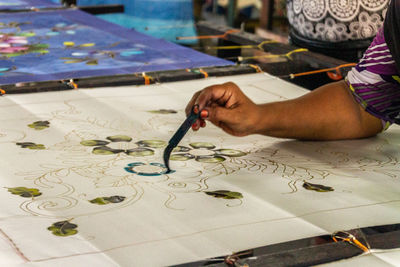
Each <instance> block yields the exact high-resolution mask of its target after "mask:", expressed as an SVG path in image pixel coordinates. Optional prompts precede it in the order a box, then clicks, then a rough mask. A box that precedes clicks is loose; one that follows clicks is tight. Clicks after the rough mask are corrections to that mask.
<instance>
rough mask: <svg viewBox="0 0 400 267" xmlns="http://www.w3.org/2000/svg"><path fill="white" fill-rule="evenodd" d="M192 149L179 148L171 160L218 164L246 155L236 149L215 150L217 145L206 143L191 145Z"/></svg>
mask: <svg viewBox="0 0 400 267" xmlns="http://www.w3.org/2000/svg"><path fill="white" fill-rule="evenodd" d="M189 146H190V147H186V146H178V147H176V148H175V149H174V150H173V153H172V155H171V157H170V160H176V161H186V160H190V159H195V160H196V161H199V162H205V163H218V162H223V161H225V160H226V157H229V158H231V157H242V156H245V155H246V153H245V152H242V151H240V150H236V149H227V148H221V149H215V145H213V144H211V143H205V142H197V143H191V144H189Z"/></svg>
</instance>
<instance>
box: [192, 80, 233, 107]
mask: <svg viewBox="0 0 400 267" xmlns="http://www.w3.org/2000/svg"><path fill="white" fill-rule="evenodd" d="M238 92H240V90H239V88H238V87H237V86H236V85H235V84H234V83H231V82H228V83H224V84H218V85H212V86H209V87H206V88H204V89H203V90H202V91H200V94H199V95H198V96H197V101H196V102H195V103H196V104H198V105H199V108H200V109H204V108H205V107H207V106H210V105H211V104H212V103H217V104H218V105H220V106H226V107H229V106H231V105H233V104H234V103H235V102H236V94H237V93H238Z"/></svg>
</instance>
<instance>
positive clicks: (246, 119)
mask: <svg viewBox="0 0 400 267" xmlns="http://www.w3.org/2000/svg"><path fill="white" fill-rule="evenodd" d="M194 105H198V106H199V110H203V112H202V114H201V119H200V120H197V121H196V122H195V123H194V124H193V126H192V128H193V130H195V131H197V130H198V129H199V128H200V127H205V125H206V123H205V119H207V120H209V121H211V122H212V123H213V124H215V125H216V126H218V127H220V128H221V129H223V130H224V131H225V132H227V133H229V134H231V135H235V136H245V135H249V134H252V133H255V132H256V127H257V124H258V120H259V117H260V109H259V107H258V106H257V105H256V104H255V103H254V102H253V101H251V100H250V99H249V98H248V97H247V96H246V95H245V94H244V93H243V92H242V91H241V90H240V88H239V87H238V86H237V85H236V84H234V83H232V82H228V83H224V84H219V85H212V86H209V87H206V88H204V89H203V90H201V91H198V92H197V93H195V94H194V95H193V97H192V99H191V100H190V102H189V104H188V105H187V106H186V114H189V113H190V111H191V110H192V107H193V106H194ZM204 110H206V111H207V112H205V111H204Z"/></svg>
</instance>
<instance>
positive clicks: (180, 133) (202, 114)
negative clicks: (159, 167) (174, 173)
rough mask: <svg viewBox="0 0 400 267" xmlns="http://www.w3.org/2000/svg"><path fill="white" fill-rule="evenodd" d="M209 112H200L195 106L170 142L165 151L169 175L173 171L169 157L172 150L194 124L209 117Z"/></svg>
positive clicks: (165, 163)
mask: <svg viewBox="0 0 400 267" xmlns="http://www.w3.org/2000/svg"><path fill="white" fill-rule="evenodd" d="M207 115H208V112H207V111H206V110H203V111H200V110H199V106H198V105H194V106H193V108H192V111H191V112H190V114H189V116H187V118H186V120H185V121H184V122H183V123H182V125H181V126H180V127H179V129H178V130H177V131H176V133H175V134H174V135H173V136H172V138H171V139H170V140H169V142H168V146H167V147H166V148H165V150H164V165H165V167H167V173H169V172H170V171H171V169H170V168H169V157H170V156H171V152H172V150H173V149H174V148H175V147H176V146H177V145H178V144H179V142H180V141H181V140H182V138H183V137H184V136H185V134H186V133H187V131H188V130H189V129H190V127H192V125H193V123H195V122H196V120H198V119H200V118H204V117H207Z"/></svg>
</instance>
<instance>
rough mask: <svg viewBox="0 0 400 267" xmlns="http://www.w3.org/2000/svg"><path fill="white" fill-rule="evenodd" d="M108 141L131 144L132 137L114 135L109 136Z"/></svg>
mask: <svg viewBox="0 0 400 267" xmlns="http://www.w3.org/2000/svg"><path fill="white" fill-rule="evenodd" d="M107 139H108V140H110V141H111V142H130V141H132V137H129V136H126V135H113V136H108V137H107Z"/></svg>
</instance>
